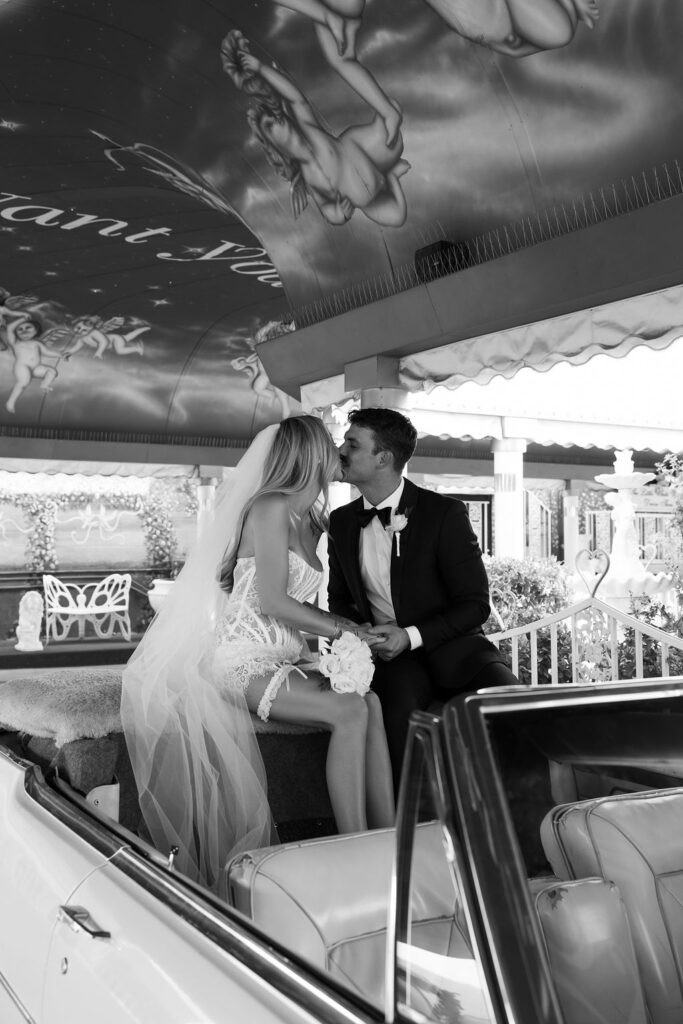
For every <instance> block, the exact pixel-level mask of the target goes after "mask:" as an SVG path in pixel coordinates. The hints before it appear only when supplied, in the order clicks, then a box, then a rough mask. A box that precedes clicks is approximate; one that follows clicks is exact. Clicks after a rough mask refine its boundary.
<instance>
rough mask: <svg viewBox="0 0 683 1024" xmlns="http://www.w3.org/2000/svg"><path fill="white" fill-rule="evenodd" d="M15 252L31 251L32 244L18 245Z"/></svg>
mask: <svg viewBox="0 0 683 1024" xmlns="http://www.w3.org/2000/svg"><path fill="white" fill-rule="evenodd" d="M17 252H33V246H32V245H18V246H17Z"/></svg>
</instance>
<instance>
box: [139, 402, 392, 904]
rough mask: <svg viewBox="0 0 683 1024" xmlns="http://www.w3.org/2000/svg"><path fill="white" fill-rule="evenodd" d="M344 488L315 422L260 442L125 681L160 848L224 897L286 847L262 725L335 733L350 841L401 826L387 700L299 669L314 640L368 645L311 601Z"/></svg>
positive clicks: (341, 810)
mask: <svg viewBox="0 0 683 1024" xmlns="http://www.w3.org/2000/svg"><path fill="white" fill-rule="evenodd" d="M339 475H340V474H339V457H338V454H337V449H336V448H335V446H334V443H333V441H332V438H331V437H330V435H329V434H328V432H327V430H326V429H325V427H324V425H323V423H322V422H321V421H320V420H319V419H317V418H316V417H314V416H293V417H291V418H289V419H286V420H283V421H282V423H280V424H279V425H274V426H271V427H267V428H266V429H265V430H263V431H261V433H260V434H258V435H257V437H256V438H255V440H254V441H253V443H252V445H251V446H250V448H249V450H248V451H247V452H246V454H245V455H244V457H243V458H242V460H241V461H240V463H239V466H238V467H237V469H236V470H235V471H234V473H233V476H232V478H231V479H230V480H229V481H228V482H227V484H225V485H224V486H223V488H222V489H221V491H220V493H219V497H218V500H217V502H216V510H215V514H214V517H213V522H212V524H211V525H210V526H208V527H207V528H206V529H205V531H204V532H203V534H202V536H201V538H200V539H199V541H198V542H197V544H196V546H195V548H194V550H193V551H192V552H191V554H190V556H189V558H188V560H187V562H186V563H185V566H184V568H183V570H182V572H181V573H180V575H179V577H178V579H177V581H176V583H175V584H174V587H173V588H172V590H171V593H170V594H169V596H168V597H167V598H166V599H165V601H164V604H163V605H162V607H161V610H160V612H159V614H158V615H157V616H156V617H155V619H154V620H153V622H152V624H151V626H150V628H149V629H148V630H147V633H146V634H145V636H144V637H143V639H142V641H141V642H140V644H139V646H138V648H137V650H136V651H135V653H134V655H133V657H132V658H131V660H130V661H129V663H128V665H127V666H126V668H125V670H124V674H123V694H122V703H121V717H122V721H123V728H124V733H125V736H126V743H127V745H128V750H129V753H130V757H131V762H132V765H133V771H134V774H135V779H136V783H137V788H138V793H139V797H140V807H141V810H142V813H143V816H144V819H145V824H146V826H147V828H148V830H149V833H150V836H151V839H152V842H153V843H154V845H155V846H156V847H157V849H159V850H160V851H161V852H167V851H169V852H170V850H171V848H172V847H178V853H177V857H176V864H177V866H178V868H179V869H180V870H181V871H183V872H185V873H186V874H187V875H189V876H190V877H192V878H194V879H196V880H198V881H199V882H201V883H202V884H205V885H207V886H209V887H210V888H214V889H218V890H219V891H220V886H221V878H222V869H223V866H224V865H225V863H226V861H227V860H228V858H229V857H230V856H232V855H234V854H235V853H239V852H241V851H243V850H246V849H250V848H254V847H258V846H263V845H267V844H269V843H271V842H272V841H273V826H272V822H271V818H270V813H269V810H268V804H267V799H266V795H265V787H266V783H265V772H264V768H263V762H262V760H261V757H260V754H259V751H258V746H257V743H256V737H255V735H254V730H253V725H252V720H251V715H250V712H251V713H254V714H257V715H259V716H260V717H261V718H262V719H264V720H267V719H268V718H272V719H274V720H280V721H284V722H299V723H306V724H315V725H322V726H325V727H327V728H329V730H330V742H329V748H328V754H327V765H326V776H327V785H328V790H329V795H330V801H331V804H332V809H333V812H334V816H335V820H336V823H337V828H338V830H339V832H342V833H343V832H355V831H362V830H365V829H366V828H368V827H370V828H379V827H382V826H387V825H390V824H392V823H393V818H394V796H393V789H392V783H391V769H390V765H389V756H388V752H387V745H386V737H385V734H384V725H383V721H382V713H381V710H380V706H379V702H378V700H377V698H376V696H375V694H374V693H372V692H369V693H368V694H366V695H365V696H364V697H362V696H360V695H359V694H357V693H337V692H335V691H333V690H331V689H330V688H329V686H328V685H327V681H326V680H324V679H323V677H322V676H321V675H320V674H319V673H317V672H316V671H315V670H310V667H309V665H306V667H305V668H304V667H302V666H304V665H305V664H306V663H310V661H311V655H310V652H309V651H308V650H307V648H306V645H305V641H304V639H303V637H302V635H301V631H302V630H305V631H306V632H307V633H312V634H317V635H318V636H321V637H327V638H329V639H333V638H336V637H338V636H339V635H341V633H342V632H343V631H345V630H349V631H353V632H355V633H357V634H358V635H360V636H361V638H364V637H365V636H366V634H365V632H364V630H363V628H362V627H359V626H358V625H357V624H356V623H353V622H347V621H345V620H341V619H339V618H338V617H335V616H332V615H330V614H328V613H326V612H323V611H321V610H319V609H317V608H314V607H312V606H311V605H310V604H308V603H307V602H308V601H310V600H311V598H313V597H314V595H315V594H316V593H317V591H318V589H319V587H320V583H321V581H322V565H321V564H320V562H319V560H318V558H317V555H316V548H317V543H318V540H319V538H320V534H321V532H322V531H323V530H324V529H325V528H326V505H327V489H328V485H329V483H330V482H331V481H332V480H334V479H337V478H338V477H339ZM367 639H368V640H371V637H370V636H369V635H367Z"/></svg>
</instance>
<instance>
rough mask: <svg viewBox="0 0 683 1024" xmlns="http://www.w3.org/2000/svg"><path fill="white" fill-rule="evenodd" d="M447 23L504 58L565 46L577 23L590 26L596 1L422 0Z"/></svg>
mask: <svg viewBox="0 0 683 1024" xmlns="http://www.w3.org/2000/svg"><path fill="white" fill-rule="evenodd" d="M425 2H426V3H428V4H429V6H430V7H431V8H433V10H435V11H436V13H437V14H438V15H440V16H441V17H442V18H443V20H444V21H445V22H446V24H447V25H448V26H449V27H450V28H452V29H453V31H454V32H457V33H458V34H459V35H461V36H464V38H465V39H470V40H471V41H472V42H473V43H479V44H480V45H482V46H487V47H489V48H490V49H491V50H495V51H496V52H497V53H502V54H504V55H505V56H507V57H527V56H529V55H530V54H532V53H538V52H539V51H541V50H555V49H559V48H560V47H562V46H566V45H567V43H570V42H571V41H572V39H573V38H574V34H575V32H576V29H577V27H578V24H579V22H583V24H584V25H586V26H587V27H588V28H593V27H594V26H595V23H596V22H597V20H598V18H599V16H600V10H599V7H598V0H425Z"/></svg>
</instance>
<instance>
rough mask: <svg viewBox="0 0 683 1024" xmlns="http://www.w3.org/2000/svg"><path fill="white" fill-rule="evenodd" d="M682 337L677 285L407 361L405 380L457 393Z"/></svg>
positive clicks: (682, 297) (682, 299)
mask: <svg viewBox="0 0 683 1024" xmlns="http://www.w3.org/2000/svg"><path fill="white" fill-rule="evenodd" d="M682 334H683V286H681V285H677V286H675V287H673V288H665V289H663V290H662V291H657V292H650V293H648V294H645V295H634V296H631V297H630V298H628V299H622V300H620V301H618V302H610V303H608V304H606V305H604V306H595V307H594V308H592V309H585V310H580V311H578V312H575V313H567V314H566V315H564V316H558V317H554V318H552V319H549V320H543V321H539V322H537V323H533V324H527V325H525V326H523V327H514V328H511V329H510V330H507V331H500V332H497V333H495V334H487V335H482V336H480V337H478V338H471V339H467V340H463V341H457V342H453V343H452V344H450V345H443V346H441V347H440V348H433V349H429V350H427V351H425V352H419V353H417V354H415V355H410V356H405V357H404V358H403V359H402V360H401V364H400V365H401V371H400V377H401V381H402V383H403V384H405V385H406V386H407V387H409V388H410V389H411V390H418V389H424V390H427V391H428V390H430V389H431V388H433V387H436V385H438V384H443V385H444V386H446V387H448V388H451V389H454V388H459V387H460V386H461V385H464V384H465V383H466V382H468V381H476V382H477V383H478V384H485V383H488V382H489V381H491V380H492V379H493V378H494V377H497V376H503V377H514V376H515V374H517V373H518V372H519V371H520V370H522V369H524V368H525V367H530V368H533V369H536V370H539V371H544V372H545V371H548V370H550V369H551V368H552V367H553V366H556V365H557V364H558V363H571V364H573V365H582V364H584V363H587V362H589V361H590V360H592V359H593V357H594V356H596V355H598V354H600V353H607V354H609V355H613V356H619V357H623V356H625V355H627V354H628V353H629V352H631V351H632V349H634V348H636V347H638V346H641V345H647V346H648V347H649V348H653V349H663V348H667V347H668V346H669V345H671V343H672V342H673V341H675V340H676V339H677V338H679V337H680V336H681V335H682Z"/></svg>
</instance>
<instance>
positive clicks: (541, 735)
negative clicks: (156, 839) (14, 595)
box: [0, 695, 683, 1024]
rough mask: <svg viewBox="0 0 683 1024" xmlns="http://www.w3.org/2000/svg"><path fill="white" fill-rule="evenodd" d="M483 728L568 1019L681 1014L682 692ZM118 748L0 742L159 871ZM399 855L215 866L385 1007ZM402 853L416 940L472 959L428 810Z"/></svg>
mask: <svg viewBox="0 0 683 1024" xmlns="http://www.w3.org/2000/svg"><path fill="white" fill-rule="evenodd" d="M486 724H487V729H488V734H489V737H490V740H491V747H492V750H493V754H494V763H495V767H496V770H497V773H498V776H499V778H500V780H501V781H502V785H503V788H504V791H505V798H506V805H507V813H508V814H509V819H510V821H511V823H512V827H513V830H514V837H515V841H516V843H517V845H518V848H519V852H520V856H521V859H522V861H523V863H524V870H525V872H526V875H527V878H528V895H529V902H530V906H531V908H533V912H534V914H535V918H536V920H537V922H538V924H539V925H540V934H541V936H542V949H541V951H540V955H543V956H545V957H546V958H547V962H548V964H549V967H550V971H551V975H552V978H553V981H554V983H555V987H556V990H557V994H558V998H559V1001H560V1004H561V1006H562V1011H563V1013H564V1016H565V1020H566V1021H567V1024H591V1022H593V1021H595V1022H596V1024H597V1022H598V1021H605V1020H610V1021H622V1020H623V1021H629V1022H630V1024H639V1022H641V1021H642V1022H643V1024H646V1022H647V1024H673V1022H674V1021H676V1022H679V1021H680V1020H681V1019H683V985H682V983H681V976H682V970H681V964H683V751H682V750H681V745H680V742H679V739H678V738H679V737H680V736H681V735H683V697H677V696H675V695H671V696H668V697H667V696H666V695H663V696H660V697H659V698H658V699H656V700H655V699H652V697H651V696H650V697H643V699H642V700H630V701H628V702H621V703H619V702H615V703H614V704H611V705H605V704H604V703H597V704H587V705H586V704H581V703H579V702H576V703H575V704H574V705H573V706H566V705H564V706H558V705H557V704H554V703H552V702H549V703H548V705H547V706H539V707H536V706H533V705H532V706H527V705H524V704H522V705H520V706H516V707H514V708H513V709H512V710H510V711H508V712H506V713H496V714H494V713H491V714H488V715H487V717H486ZM445 738H446V741H447V742H451V741H452V738H449V737H448V735H446V737H445ZM119 739H120V738H117V737H111V736H108V737H101V738H98V739H80V740H76V741H73V742H71V743H67V744H64V745H63V746H61V747H59V748H58V747H56V746H55V744H54V742H53V741H49V740H44V739H39V738H37V737H31V736H29V735H27V734H26V733H22V732H21V731H6V732H4V733H2V734H0V744H1V745H2V747H3V748H4V749H5V750H6V751H9V752H10V753H12V754H14V755H15V756H19V757H21V758H22V759H23V760H25V761H28V762H30V763H32V764H34V765H36V766H37V767H39V768H40V769H41V771H42V773H43V774H44V776H45V779H46V781H47V783H48V784H49V785H51V786H53V787H56V788H57V789H58V790H59V791H60V793H62V794H63V795H66V796H67V797H69V799H71V800H72V801H73V802H74V803H75V804H77V805H78V806H79V807H80V808H81V809H82V810H83V811H84V812H87V813H89V814H92V815H94V816H95V817H97V818H98V819H99V820H100V821H106V822H107V824H108V826H109V827H110V828H111V829H112V830H115V831H118V832H120V833H121V834H122V835H124V836H125V837H127V838H130V836H131V833H132V834H133V835H135V836H136V837H137V839H138V843H139V845H140V848H141V849H142V850H143V851H144V850H145V849H147V850H148V852H149V856H150V858H151V859H152V860H154V861H155V862H156V863H157V864H159V865H165V864H167V860H168V858H167V851H156V852H154V851H152V850H151V848H149V847H148V846H146V841H145V833H144V828H143V827H142V826H141V824H140V815H139V809H138V807H137V804H136V800H135V790H134V783H133V780H132V776H131V775H130V769H129V767H127V765H126V760H127V759H126V757H125V750H123V749H122V745H121V743H120V742H119ZM112 776H116V778H117V780H118V784H119V785H120V787H121V800H120V807H119V814H118V815H117V818H118V820H113V817H114V816H113V815H111V814H108V813H107V810H108V808H107V806H106V804H104V805H99V804H98V802H97V799H96V797H94V796H93V794H96V793H97V791H98V789H99V788H100V787H101V786H102V784H103V783H105V782H106V781H110V779H111V777H112ZM105 789H106V785H105ZM394 847H395V830H394V829H382V830H377V831H374V832H368V833H364V834H360V835H351V836H336V835H332V836H330V835H324V834H322V835H317V836H315V835H313V836H310V837H301V838H299V839H298V840H297V841H294V842H285V843H283V844H281V845H277V846H273V847H268V848H266V849H261V850H255V851H251V852H248V853H244V854H240V855H239V856H237V857H235V858H233V859H232V860H231V861H230V862H229V863H228V864H227V865H226V870H225V894H226V895H225V898H226V900H227V903H228V904H229V905H230V906H231V907H232V908H233V909H234V910H235V911H237V912H238V913H239V914H240V915H241V916H243V917H244V918H247V919H249V920H250V921H251V922H252V923H253V925H255V926H256V928H257V929H258V930H259V931H260V932H262V933H263V934H264V935H265V936H267V938H268V939H269V940H270V941H274V942H275V943H277V944H278V945H280V946H281V947H283V948H284V949H285V950H286V951H287V952H288V953H289V954H290V955H292V954H293V955H294V956H295V957H298V958H300V959H301V960H303V961H304V962H305V963H306V964H307V965H309V966H312V967H314V968H315V969H317V970H318V971H321V972H323V973H324V974H325V975H327V976H328V977H330V978H332V979H334V980H335V981H336V982H338V983H340V984H341V985H343V986H344V987H345V988H347V989H348V990H350V991H351V992H352V993H354V994H355V995H356V996H358V997H360V998H361V999H362V1000H364V1001H366V1002H368V1003H370V1004H371V1005H372V1006H374V1007H375V1008H381V1007H382V1005H383V1000H384V977H385V958H386V927H387V911H388V905H389V894H390V882H391V873H392V866H393V858H394ZM413 858H414V860H415V863H417V864H419V872H415V871H414V872H413V876H412V881H411V885H412V891H411V920H412V931H411V939H410V941H411V943H412V945H413V946H414V947H416V948H417V949H422V950H425V951H428V952H430V953H434V954H438V955H439V956H441V957H444V958H450V959H452V960H454V961H458V962H462V961H464V960H468V959H469V960H471V959H473V958H474V956H475V952H474V951H473V944H472V938H471V934H470V931H469V929H468V924H467V921H466V919H465V916H464V914H463V907H462V901H461V899H460V897H459V894H458V891H457V887H454V885H453V877H452V874H451V873H450V870H449V865H448V862H447V859H446V858H445V857H444V830H443V826H442V823H441V822H439V821H438V819H437V816H436V814H435V811H434V808H433V807H431V808H430V807H427V808H426V811H425V808H423V810H422V813H421V815H420V820H419V821H418V822H417V823H416V827H415V829H414V840H413ZM429 1005H430V1006H432V1007H433V1005H434V1004H433V1001H432V1003H430V1004H429ZM425 1016H429V1013H427V1014H425Z"/></svg>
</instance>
